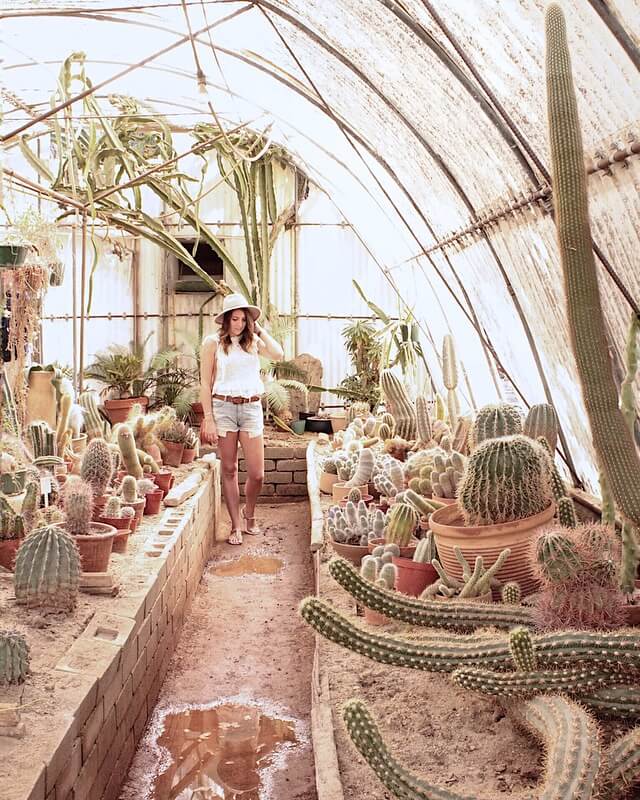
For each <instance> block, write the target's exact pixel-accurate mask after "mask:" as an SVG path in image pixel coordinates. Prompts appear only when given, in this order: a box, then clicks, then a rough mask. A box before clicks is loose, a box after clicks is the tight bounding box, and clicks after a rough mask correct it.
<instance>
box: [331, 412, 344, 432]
mask: <svg viewBox="0 0 640 800" xmlns="http://www.w3.org/2000/svg"><path fill="white" fill-rule="evenodd" d="M329 419H330V420H331V429H332V430H333V432H334V433H337V432H338V431H344V430H346V428H347V415H346V414H332V415H331V416H330V417H329Z"/></svg>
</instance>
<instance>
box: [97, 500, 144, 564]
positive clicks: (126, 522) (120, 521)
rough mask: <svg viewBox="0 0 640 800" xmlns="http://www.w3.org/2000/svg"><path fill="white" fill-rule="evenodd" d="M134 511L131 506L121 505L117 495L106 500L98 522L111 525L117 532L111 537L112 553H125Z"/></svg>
mask: <svg viewBox="0 0 640 800" xmlns="http://www.w3.org/2000/svg"><path fill="white" fill-rule="evenodd" d="M135 515H136V512H135V511H134V510H133V508H131V506H123V505H122V502H121V500H120V498H119V497H116V496H115V495H114V496H113V497H110V498H109V499H108V500H107V503H106V505H105V507H104V510H103V512H102V516H101V517H100V518H99V520H98V521H99V522H103V523H104V524H105V525H111V526H113V527H114V528H115V529H116V531H117V533H116V535H115V537H114V539H113V548H112V550H111V552H112V553H125V552H126V550H127V541H128V539H129V534H130V533H131V523H132V522H133V520H134V519H135Z"/></svg>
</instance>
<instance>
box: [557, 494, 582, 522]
mask: <svg viewBox="0 0 640 800" xmlns="http://www.w3.org/2000/svg"><path fill="white" fill-rule="evenodd" d="M556 513H557V516H558V522H559V523H560V525H561V526H562V527H563V528H575V527H576V526H577V525H578V515H577V514H576V507H575V505H574V502H573V500H572V499H571V498H570V497H560V498H559V499H558V510H557V512H556Z"/></svg>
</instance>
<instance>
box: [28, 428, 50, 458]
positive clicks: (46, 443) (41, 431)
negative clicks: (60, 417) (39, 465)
mask: <svg viewBox="0 0 640 800" xmlns="http://www.w3.org/2000/svg"><path fill="white" fill-rule="evenodd" d="M28 431H29V437H30V439H31V445H32V448H33V457H34V458H42V457H43V456H55V455H56V437H55V433H54V431H53V430H52V429H51V428H50V427H49V425H48V424H47V423H46V422H32V423H31V424H30V425H29V428H28Z"/></svg>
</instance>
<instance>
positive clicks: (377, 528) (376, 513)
mask: <svg viewBox="0 0 640 800" xmlns="http://www.w3.org/2000/svg"><path fill="white" fill-rule="evenodd" d="M385 524H386V515H385V514H384V512H383V511H381V510H380V509H369V508H367V506H366V504H365V503H364V502H363V501H362V500H361V501H360V502H359V503H357V504H355V503H353V502H351V501H347V503H346V505H345V507H344V509H341V508H340V507H339V506H331V508H330V509H329V512H328V514H327V530H328V532H329V534H330V536H331V538H332V539H333V540H334V541H335V542H338V543H339V544H350V545H359V546H361V547H363V546H365V545H366V544H367V543H368V541H369V539H370V538H378V539H381V538H383V537H384V532H385Z"/></svg>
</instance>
